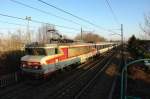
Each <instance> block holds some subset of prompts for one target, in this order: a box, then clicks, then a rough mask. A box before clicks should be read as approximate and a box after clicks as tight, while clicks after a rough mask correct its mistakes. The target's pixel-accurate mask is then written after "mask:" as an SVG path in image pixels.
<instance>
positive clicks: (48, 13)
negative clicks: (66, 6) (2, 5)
mask: <svg viewBox="0 0 150 99" xmlns="http://www.w3.org/2000/svg"><path fill="white" fill-rule="evenodd" d="M10 1H12V2H14V3H16V4H19V5H22V6H25V7H28V8H31V9H33V10H36V11H39V12H41V13H44V14H47V15H51V16H53V17H56V18H59V19H62V20H65V21H67V22H71V23H74V24H77V25H80V26H82V25H81V24H80V23H77V22H75V21H73V20H71V19H67V18H64V17H61V16H58V15H55V14H53V13H51V12H47V11H44V10H41V9H39V8H35V7H33V6H30V5H28V4H25V3H22V2H20V1H16V0H10Z"/></svg>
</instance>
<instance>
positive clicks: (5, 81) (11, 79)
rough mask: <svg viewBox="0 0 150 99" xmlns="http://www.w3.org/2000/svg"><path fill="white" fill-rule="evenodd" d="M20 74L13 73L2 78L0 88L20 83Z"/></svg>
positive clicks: (0, 78)
mask: <svg viewBox="0 0 150 99" xmlns="http://www.w3.org/2000/svg"><path fill="white" fill-rule="evenodd" d="M17 74H18V73H17V72H15V73H11V74H7V75H4V76H1V77H0V88H2V87H6V86H8V85H10V84H13V83H16V82H18V75H17Z"/></svg>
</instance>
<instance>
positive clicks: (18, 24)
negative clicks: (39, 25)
mask: <svg viewBox="0 0 150 99" xmlns="http://www.w3.org/2000/svg"><path fill="white" fill-rule="evenodd" d="M0 23H4V24H12V25H16V26H24V27H26V26H27V25H25V24H20V23H14V22H8V21H1V20H0ZM30 27H33V28H35V27H36V26H30Z"/></svg>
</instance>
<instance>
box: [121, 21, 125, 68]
mask: <svg viewBox="0 0 150 99" xmlns="http://www.w3.org/2000/svg"><path fill="white" fill-rule="evenodd" d="M123 48H124V46H123V24H121V54H122V62H123V64H122V65H123V66H124V57H123V56H124V55H123ZM123 66H122V68H123Z"/></svg>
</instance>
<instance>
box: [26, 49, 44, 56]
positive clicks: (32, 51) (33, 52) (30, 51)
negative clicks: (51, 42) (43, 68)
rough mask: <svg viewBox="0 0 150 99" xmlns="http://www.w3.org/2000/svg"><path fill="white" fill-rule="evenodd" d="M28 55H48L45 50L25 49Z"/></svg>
mask: <svg viewBox="0 0 150 99" xmlns="http://www.w3.org/2000/svg"><path fill="white" fill-rule="evenodd" d="M25 52H26V54H27V55H46V51H45V49H44V48H25Z"/></svg>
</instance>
